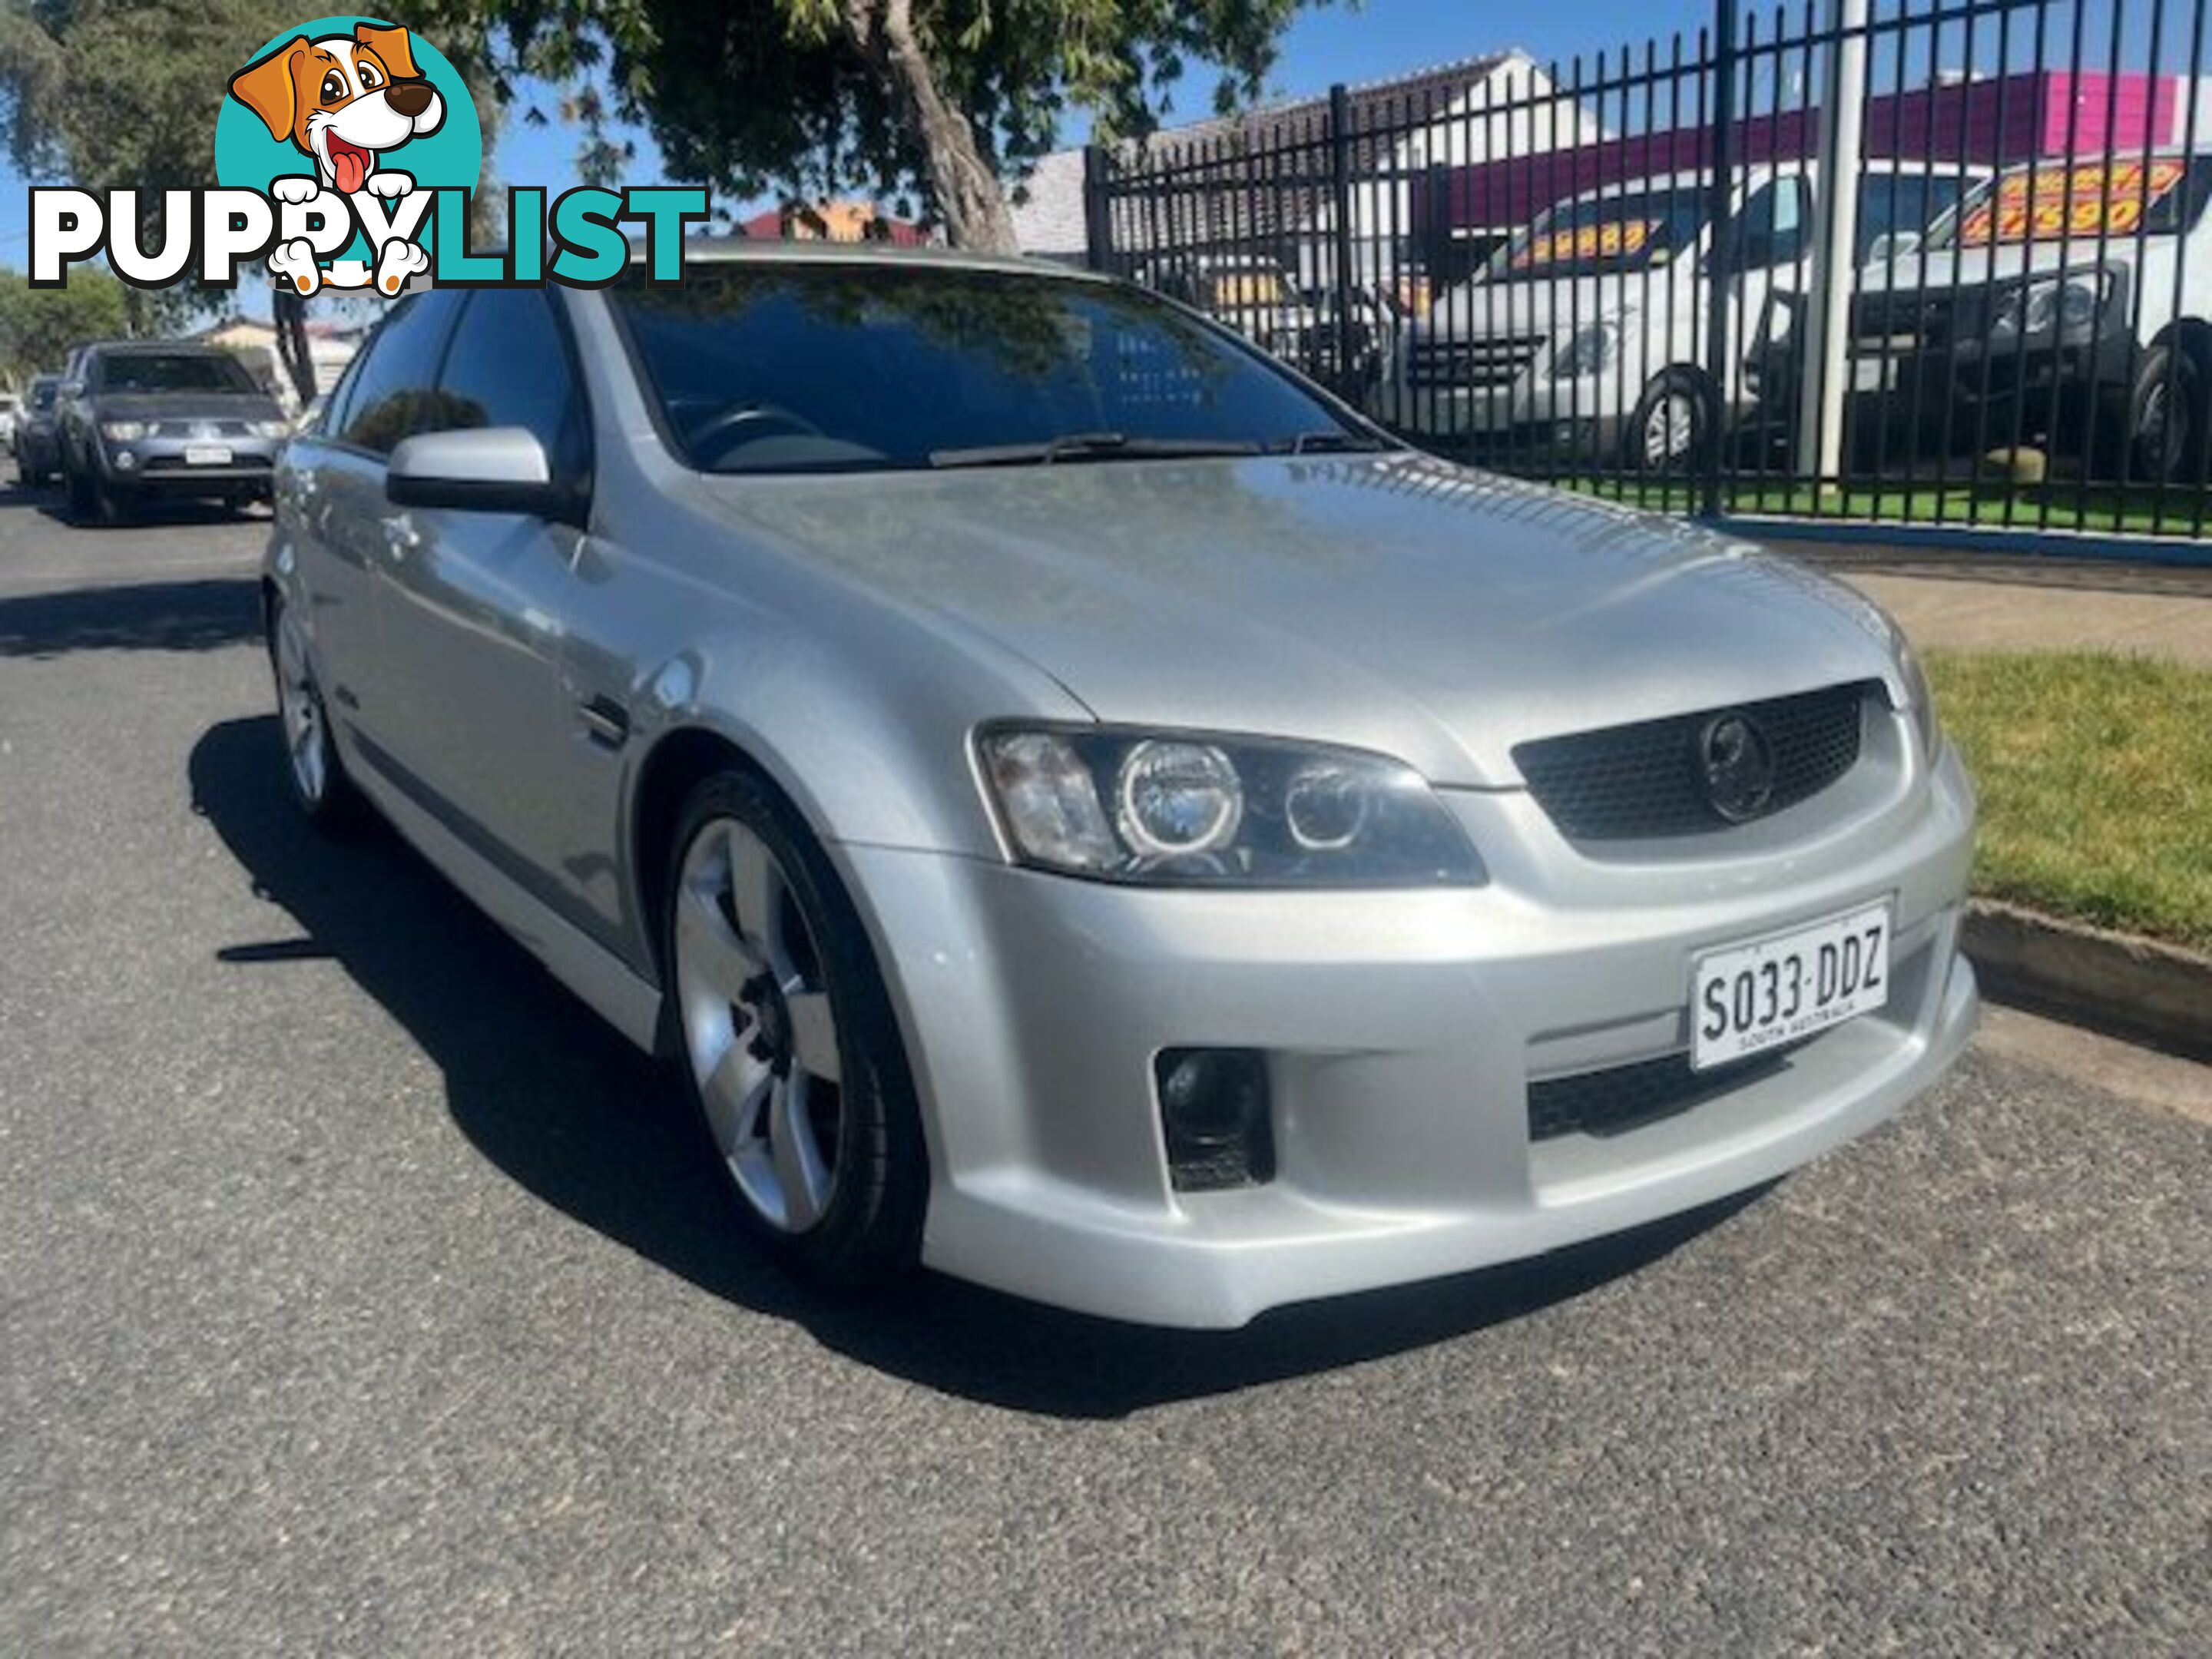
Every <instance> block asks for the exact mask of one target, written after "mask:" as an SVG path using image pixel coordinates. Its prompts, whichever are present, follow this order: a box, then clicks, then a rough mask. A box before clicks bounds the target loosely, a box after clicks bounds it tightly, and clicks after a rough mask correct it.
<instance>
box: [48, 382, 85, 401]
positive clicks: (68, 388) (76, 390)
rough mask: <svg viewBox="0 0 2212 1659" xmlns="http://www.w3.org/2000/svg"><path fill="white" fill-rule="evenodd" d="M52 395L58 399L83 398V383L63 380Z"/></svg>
mask: <svg viewBox="0 0 2212 1659" xmlns="http://www.w3.org/2000/svg"><path fill="white" fill-rule="evenodd" d="M54 395H55V396H56V397H58V398H82V397H83V396H84V382H83V381H82V380H64V381H63V382H62V383H61V384H60V385H59V386H56V387H55V388H54Z"/></svg>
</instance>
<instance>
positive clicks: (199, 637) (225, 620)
mask: <svg viewBox="0 0 2212 1659" xmlns="http://www.w3.org/2000/svg"><path fill="white" fill-rule="evenodd" d="M260 636H261V601H260V598H259V592H258V584H257V583H256V582H255V580H253V579H252V578H251V577H246V576H237V577H221V578H209V579H206V580H193V581H167V582H130V583H121V582H118V583H116V584H113V585H110V586H98V587H73V588H68V589H64V590H62V591H60V592H51V593H29V594H24V595H21V596H20V597H15V598H9V599H0V657H58V656H62V655H64V654H66V653H69V652H71V651H213V650H216V649H217V648H218V647H222V646H226V645H237V644H240V643H241V642H243V641H248V640H255V639H258V638H259V637H260Z"/></svg>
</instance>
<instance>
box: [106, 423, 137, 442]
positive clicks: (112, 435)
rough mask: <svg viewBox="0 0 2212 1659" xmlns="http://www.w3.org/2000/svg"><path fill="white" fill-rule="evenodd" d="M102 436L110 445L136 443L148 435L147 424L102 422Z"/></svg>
mask: <svg viewBox="0 0 2212 1659" xmlns="http://www.w3.org/2000/svg"><path fill="white" fill-rule="evenodd" d="M145 435H146V422H143V421H102V422H100V436H101V437H103V438H105V439H106V440H107V441H109V442H110V443H118V444H131V443H136V442H137V441H138V440H139V439H141V438H143V437H144V436H145Z"/></svg>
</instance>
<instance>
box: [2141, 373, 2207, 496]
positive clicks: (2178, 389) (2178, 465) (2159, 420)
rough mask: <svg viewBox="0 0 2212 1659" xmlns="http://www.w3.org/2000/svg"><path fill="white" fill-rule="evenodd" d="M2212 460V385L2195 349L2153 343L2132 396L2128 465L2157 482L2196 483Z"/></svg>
mask: <svg viewBox="0 0 2212 1659" xmlns="http://www.w3.org/2000/svg"><path fill="white" fill-rule="evenodd" d="M2208 459H2212V383H2208V382H2207V380H2206V378H2205V374H2204V371H2203V368H2202V367H2201V366H2200V364H2199V363H2198V362H2197V356H2196V354H2195V353H2194V352H2191V351H2185V350H2179V349H2176V348H2175V347H2174V346H2173V345H2172V343H2161V344H2159V345H2155V346H2153V347H2152V348H2151V349H2149V350H2148V351H2147V352H2145V353H2144V354H2143V356H2142V362H2141V363H2140V364H2139V365H2138V366H2137V368H2136V379H2135V384H2134V386H2132V387H2130V390H2129V396H2128V463H2129V469H2130V472H2131V473H2132V474H2133V476H2134V477H2137V478H2140V479H2143V480H2146V481H2148V482H2150V483H2168V484H2195V483H2202V482H2203V481H2204V479H2205V477H2206V466H2207V462H2208Z"/></svg>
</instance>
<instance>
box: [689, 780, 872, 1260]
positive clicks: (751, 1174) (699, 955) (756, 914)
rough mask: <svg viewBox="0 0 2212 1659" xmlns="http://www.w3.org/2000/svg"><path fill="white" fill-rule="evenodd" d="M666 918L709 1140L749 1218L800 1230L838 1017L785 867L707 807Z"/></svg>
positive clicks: (808, 1221) (826, 1130) (834, 1146)
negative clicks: (670, 918)
mask: <svg viewBox="0 0 2212 1659" xmlns="http://www.w3.org/2000/svg"><path fill="white" fill-rule="evenodd" d="M673 931H674V940H673V944H674V951H673V956H674V965H675V981H676V995H677V998H678V1015H679V1018H680V1019H681V1023H682V1028H683V1038H684V1057H685V1060H686V1062H687V1063H688V1064H689V1065H690V1068H691V1077H692V1080H693V1082H694V1083H695V1084H696V1085H697V1088H698V1093H699V1100H700V1103H701V1105H702V1107H703V1108H704V1109H705V1112H706V1115H707V1123H708V1128H709V1130H710V1131H711V1132H712V1133H713V1135H714V1145H715V1146H716V1148H717V1149H718V1150H719V1151H720V1153H721V1155H722V1161H723V1163H724V1164H726V1165H727V1167H728V1169H729V1171H730V1176H731V1178H732V1180H734V1181H735V1182H737V1185H738V1192H739V1194H741V1195H742V1196H743V1197H744V1200H745V1202H746V1204H747V1205H748V1206H750V1208H751V1209H752V1211H753V1212H754V1213H755V1214H757V1216H758V1217H759V1218H761V1220H763V1222H765V1223H766V1224H767V1225H769V1226H770V1227H772V1228H774V1229H775V1230H776V1231H779V1232H785V1233H804V1232H806V1231H810V1230H811V1229H812V1228H813V1227H814V1226H815V1225H817V1224H818V1223H819V1222H820V1221H821V1219H822V1218H823V1214H824V1213H825V1212H827V1210H828V1209H829V1201H830V1198H831V1195H832V1194H833V1193H834V1192H835V1190H836V1181H837V1164H838V1154H839V1152H840V1150H841V1144H842V1139H843V1135H842V1129H843V1101H842V1095H841V1092H840V1082H841V1079H842V1060H841V1059H840V1052H839V1048H838V1040H837V1022H836V1013H835V1012H834V1010H833V1009H832V1007H831V1005H830V1000H829V990H828V987H827V985H826V983H825V980H824V969H823V960H822V954H821V951H820V949H819V947H818V945H817V941H816V939H815V937H814V934H813V932H812V930H811V928H810V927H809V926H808V923H807V919H806V917H805V914H804V912H803V910H802V908H801V907H800V904H799V898H798V896H797V894H796V893H795V892H794V890H793V886H792V883H791V879H790V878H789V876H788V874H787V872H786V871H785V870H784V867H783V866H782V865H781V863H779V862H778V860H777V859H776V856H775V854H774V853H772V852H771V851H770V850H769V847H768V844H767V843H766V842H764V841H763V840H762V839H761V837H760V836H758V835H757V833H755V832H754V831H753V830H752V829H750V828H749V827H747V826H746V825H745V824H744V823H739V822H738V820H737V819H735V818H731V817H715V818H710V819H709V820H708V822H707V823H704V824H702V826H701V827H700V829H699V830H698V832H697V833H696V835H694V836H692V838H691V841H690V844H689V845H688V846H687V847H686V848H684V864H683V873H682V876H681V878H680V880H679V883H678V889H677V896H676V905H675V925H674V930H673Z"/></svg>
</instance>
